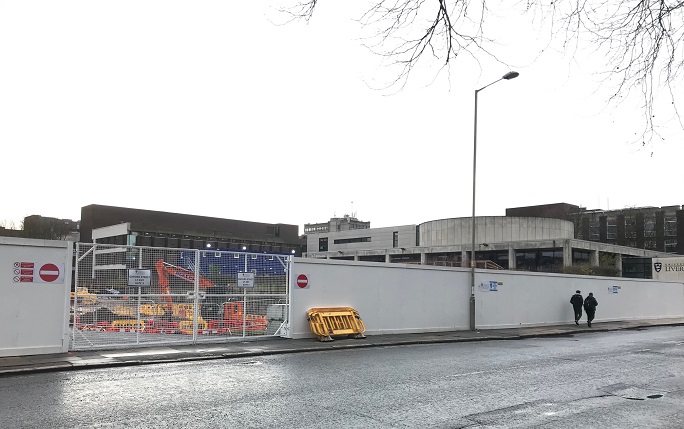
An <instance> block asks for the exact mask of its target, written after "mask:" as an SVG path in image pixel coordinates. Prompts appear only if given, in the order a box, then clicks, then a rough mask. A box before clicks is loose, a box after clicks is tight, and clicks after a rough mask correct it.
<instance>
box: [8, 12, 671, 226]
mask: <svg viewBox="0 0 684 429" xmlns="http://www.w3.org/2000/svg"><path fill="white" fill-rule="evenodd" d="M349 3H350V2H346V1H341V0H336V1H335V0H326V1H321V2H320V8H319V10H318V11H317V14H316V15H315V16H314V19H313V20H312V21H311V22H310V23H309V24H308V25H307V24H304V23H291V24H288V25H279V24H282V23H283V22H284V17H283V16H282V15H281V14H279V13H278V12H277V8H278V7H279V6H281V5H283V4H284V3H283V1H278V0H263V1H242V2H236V1H230V2H228V1H202V2H179V1H121V2H102V1H60V2H55V1H4V0H0V61H1V62H2V65H1V66H0V144H1V147H2V154H3V157H2V158H3V162H2V168H0V180H1V181H2V183H3V186H2V187H1V188H0V197H1V198H0V201H2V204H1V205H0V207H1V208H0V222H3V221H4V222H5V224H9V222H14V223H15V224H16V226H17V227H19V223H20V222H21V219H22V218H23V217H24V216H27V215H32V214H40V215H43V216H50V217H58V218H69V219H74V220H77V219H79V218H80V210H81V207H82V206H85V205H89V204H103V205H112V206H124V207H132V208H139V209H149V210H160V211H170V212H179V213H188V214H194V215H203V216H213V217H220V218H229V219H240V220H249V221H257V222H268V223H287V224H296V225H300V226H301V225H303V224H304V223H314V222H323V221H326V220H327V219H329V218H330V217H332V216H335V215H336V216H342V215H344V214H349V213H351V212H352V211H353V212H355V213H356V215H357V217H358V218H359V219H361V220H364V221H370V222H371V226H373V227H386V226H396V225H406V224H418V223H422V222H425V221H429V220H434V219H442V218H449V217H462V216H470V213H471V203H472V201H471V190H472V146H473V104H474V103H473V91H474V90H475V89H476V88H479V87H482V86H484V85H486V84H488V83H490V82H492V81H494V80H496V79H498V78H499V77H501V76H502V75H503V74H505V73H506V72H507V71H509V68H508V67H507V66H505V65H503V64H501V63H498V62H495V61H492V60H491V59H489V58H487V57H484V56H482V57H478V58H476V59H473V58H468V57H467V56H463V57H462V58H461V57H459V59H458V60H457V61H455V62H454V64H453V66H452V68H451V72H450V73H448V74H447V73H441V74H439V75H438V76H437V78H436V79H434V77H435V74H436V68H434V67H430V65H429V64H426V65H425V67H422V68H419V69H418V70H417V71H416V73H415V75H414V77H413V78H412V80H410V81H409V84H408V85H407V86H406V87H405V88H404V89H403V90H401V91H399V92H396V91H382V90H377V89H374V88H376V87H378V86H381V85H382V83H383V82H387V81H388V80H389V79H391V77H392V72H391V70H390V69H388V68H387V67H385V66H383V64H382V63H381V61H380V58H379V57H377V56H374V55H373V54H372V53H370V52H368V50H367V49H365V48H363V47H362V45H361V42H360V40H359V37H360V36H362V35H363V33H362V32H360V29H359V27H358V25H357V24H356V23H355V22H354V21H353V18H357V17H358V15H359V12H360V11H361V9H359V8H357V9H356V10H352V9H350V7H351V6H349ZM355 4H357V5H358V3H355ZM496 28H497V33H496V34H495V36H497V38H498V39H499V40H500V42H501V44H500V52H501V53H502V55H504V56H505V57H506V60H507V61H508V62H509V64H510V65H511V68H515V70H517V71H519V72H520V77H518V78H517V79H514V80H511V81H502V82H499V83H497V84H496V85H494V86H492V87H490V88H487V90H486V91H483V92H481V93H480V96H479V113H478V120H479V126H478V181H477V214H478V215H490V216H497V215H504V214H505V209H506V208H507V207H519V206H527V205H535V204H550V203H558V202H567V203H571V204H577V205H581V206H584V207H587V208H590V209H591V208H602V209H608V208H610V209H618V208H624V207H628V206H629V207H632V206H665V205H681V204H684V194H683V193H682V186H683V185H684V168H682V166H683V165H684V164H683V161H682V160H684V138H683V137H682V132H681V129H678V128H677V126H676V125H675V124H673V125H672V127H671V128H664V129H663V130H662V133H663V135H664V136H665V137H666V140H665V142H659V143H658V144H657V145H656V146H653V147H647V148H645V149H641V148H640V147H639V145H637V144H634V143H633V141H634V139H635V133H638V132H640V131H641V128H640V124H641V119H642V112H641V111H640V110H639V104H638V101H639V100H638V99H627V100H626V101H625V102H624V103H622V104H620V105H614V104H607V99H608V96H609V95H610V91H609V88H608V89H607V88H605V87H598V86H597V84H596V83H597V78H596V76H595V75H593V74H592V72H593V71H595V70H596V67H597V66H598V65H600V64H599V63H600V54H599V53H594V52H592V51H590V50H584V49H583V48H581V49H580V50H579V51H578V52H576V53H575V55H574V58H570V57H569V56H568V55H563V54H560V53H553V52H551V51H549V52H546V53H545V54H543V55H541V56H540V55H539V51H540V48H539V47H538V46H535V41H536V40H538V39H537V37H538V34H535V32H534V31H532V30H530V29H528V27H527V26H526V25H525V23H524V21H522V20H517V19H514V17H510V16H505V19H502V20H501V22H500V23H499V25H498V26H497V27H496ZM680 90H681V88H680ZM652 152H653V153H652ZM300 232H303V231H302V230H301V229H300Z"/></svg>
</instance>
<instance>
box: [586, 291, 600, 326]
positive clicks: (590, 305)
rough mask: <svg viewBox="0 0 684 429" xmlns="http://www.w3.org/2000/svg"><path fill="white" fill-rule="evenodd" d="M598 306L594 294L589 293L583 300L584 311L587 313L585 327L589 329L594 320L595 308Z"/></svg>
mask: <svg viewBox="0 0 684 429" xmlns="http://www.w3.org/2000/svg"><path fill="white" fill-rule="evenodd" d="M597 306H598V301H596V298H594V294H593V293H592V292H589V296H587V297H586V298H585V299H584V311H586V313H587V325H589V327H590V328H591V321H592V320H594V316H595V315H596V307H597Z"/></svg>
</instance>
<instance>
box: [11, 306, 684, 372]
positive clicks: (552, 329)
mask: <svg viewBox="0 0 684 429" xmlns="http://www.w3.org/2000/svg"><path fill="white" fill-rule="evenodd" d="M656 326H684V318H674V319H650V320H631V321H618V322H596V323H592V327H591V328H589V327H588V326H587V325H586V322H585V323H580V325H579V326H576V325H575V324H574V323H571V324H562V325H548V326H541V327H520V328H507V329H486V330H485V329H482V330H476V331H449V332H432V333H419V334H388V335H367V336H366V338H363V339H352V338H346V337H343V338H336V339H335V340H334V341H330V342H320V341H318V339H317V338H305V339H296V340H293V339H287V338H279V337H268V338H258V339H257V338H255V339H246V340H239V341H230V342H223V343H214V344H209V343H206V344H205V343H203V344H196V345H172V346H164V347H144V348H143V347H138V348H129V349H115V350H111V349H110V350H95V351H74V352H68V353H56V354H42V355H29V356H11V357H0V377H2V376H8V375H20V374H30V373H38V372H50V371H72V370H85V369H92V368H104V367H116V366H133V365H148V364H163V363H170V362H189V361H202V360H211V359H231V358H244V357H256V356H265V355H277V354H289V353H305V352H320V351H333V350H346V349H354V348H363V347H389V346H402V345H414V344H437V343H457V342H468V341H493V340H521V339H526V338H540V337H554V336H555V337H562V336H574V335H583V334H591V333H596V332H608V331H620V330H630V329H631V330H640V329H647V328H650V327H656Z"/></svg>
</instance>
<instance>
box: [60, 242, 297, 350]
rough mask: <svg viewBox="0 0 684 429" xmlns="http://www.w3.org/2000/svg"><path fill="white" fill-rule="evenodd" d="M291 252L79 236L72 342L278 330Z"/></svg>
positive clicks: (126, 342)
mask: <svg viewBox="0 0 684 429" xmlns="http://www.w3.org/2000/svg"><path fill="white" fill-rule="evenodd" d="M290 263H291V256H290V255H288V254H282V253H266V252H264V253H254V252H246V251H236V250H190V249H171V248H158V247H154V248H153V247H132V246H115V245H102V244H93V243H87V244H83V243H79V244H78V245H77V248H76V249H75V257H74V274H75V275H74V286H73V288H72V293H71V302H70V311H71V315H70V327H71V330H72V344H73V345H74V346H75V347H76V348H77V349H79V348H80V349H88V348H102V347H112V346H117V345H121V346H132V345H137V344H151V343H159V344H163V343H168V342H174V343H177V342H187V343H191V342H192V343H194V342H197V341H202V339H203V338H210V339H211V341H214V342H215V341H217V337H224V338H227V339H229V338H245V337H254V336H267V335H280V334H281V333H282V332H280V331H281V330H282V329H283V328H284V326H283V325H284V322H285V320H286V318H287V308H288V284H289V281H288V280H289V278H288V274H289V265H290Z"/></svg>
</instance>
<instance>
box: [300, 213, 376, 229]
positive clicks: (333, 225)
mask: <svg viewBox="0 0 684 429" xmlns="http://www.w3.org/2000/svg"><path fill="white" fill-rule="evenodd" d="M368 228H370V222H363V221H360V220H358V219H357V218H356V215H355V214H353V213H352V214H351V215H344V216H343V217H333V218H331V219H330V220H329V221H328V222H321V223H305V224H304V234H309V233H314V234H318V233H321V232H330V231H333V232H334V231H351V230H355V229H368Z"/></svg>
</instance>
